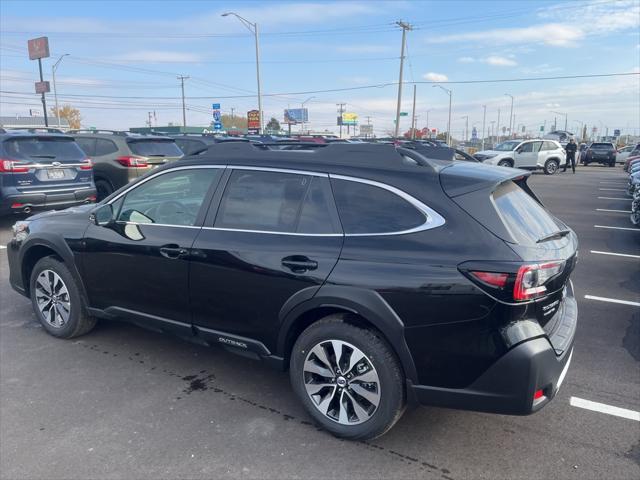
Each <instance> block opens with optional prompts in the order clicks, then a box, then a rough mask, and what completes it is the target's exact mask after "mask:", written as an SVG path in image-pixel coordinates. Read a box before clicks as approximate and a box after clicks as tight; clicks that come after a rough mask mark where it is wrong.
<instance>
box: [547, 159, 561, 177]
mask: <svg viewBox="0 0 640 480" xmlns="http://www.w3.org/2000/svg"><path fill="white" fill-rule="evenodd" d="M559 166H560V164H559V163H558V161H557V160H554V159H550V160H547V161H546V162H545V164H544V173H545V174H547V175H553V174H554V173H556V172H557V171H558V167H559Z"/></svg>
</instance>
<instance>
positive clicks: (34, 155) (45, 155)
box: [4, 137, 86, 162]
mask: <svg viewBox="0 0 640 480" xmlns="http://www.w3.org/2000/svg"><path fill="white" fill-rule="evenodd" d="M4 146H5V150H6V152H7V154H8V155H9V156H10V157H12V158H17V159H18V158H19V159H23V160H36V161H38V162H42V161H81V160H84V159H85V158H86V155H85V154H84V152H83V151H82V150H81V149H80V147H78V144H77V143H76V142H75V141H74V140H73V138H64V137H25V138H12V139H11V140H7V141H6V142H5V143H4Z"/></svg>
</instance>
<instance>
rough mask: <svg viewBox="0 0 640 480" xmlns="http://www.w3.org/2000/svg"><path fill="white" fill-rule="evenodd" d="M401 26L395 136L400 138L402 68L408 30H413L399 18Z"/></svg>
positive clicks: (397, 23) (398, 22) (398, 23)
mask: <svg viewBox="0 0 640 480" xmlns="http://www.w3.org/2000/svg"><path fill="white" fill-rule="evenodd" d="M396 25H398V26H399V27H400V28H402V48H401V49H400V79H399V80H398V106H397V107H396V132H395V138H398V132H399V131H400V108H401V106H402V69H403V68H404V48H405V44H406V41H407V30H412V29H413V27H412V26H411V25H409V24H408V23H405V22H403V21H402V20H399V21H397V22H396Z"/></svg>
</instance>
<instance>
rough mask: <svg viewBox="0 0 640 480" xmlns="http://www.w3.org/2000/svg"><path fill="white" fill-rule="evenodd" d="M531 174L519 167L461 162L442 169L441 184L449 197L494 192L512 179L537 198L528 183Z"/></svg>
mask: <svg viewBox="0 0 640 480" xmlns="http://www.w3.org/2000/svg"><path fill="white" fill-rule="evenodd" d="M530 175H531V172H528V171H527V170H520V169H517V168H510V167H493V166H490V165H485V164H483V163H471V162H460V163H452V164H451V165H449V166H447V167H445V168H443V169H442V170H440V184H441V185H442V189H443V190H444V191H445V192H446V194H447V195H448V196H449V197H451V198H455V197H459V196H460V195H466V194H468V193H471V192H475V191H478V190H485V191H488V192H489V193H492V192H493V191H494V190H495V189H496V188H497V187H498V185H500V184H501V183H504V182H506V181H508V180H512V181H514V182H516V183H517V184H518V185H519V186H520V187H522V188H523V189H525V190H526V191H527V193H529V194H530V195H531V196H533V197H534V198H535V195H534V194H533V192H532V191H531V190H530V189H529V187H528V186H527V185H526V183H527V178H528V177H529V176H530ZM536 200H537V198H536Z"/></svg>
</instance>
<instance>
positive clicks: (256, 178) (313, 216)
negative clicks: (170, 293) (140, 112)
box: [189, 167, 343, 354]
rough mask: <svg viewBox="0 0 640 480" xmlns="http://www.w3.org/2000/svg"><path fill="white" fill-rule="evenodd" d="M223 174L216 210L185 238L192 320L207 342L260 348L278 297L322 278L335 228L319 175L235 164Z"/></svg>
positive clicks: (293, 298)
mask: <svg viewBox="0 0 640 480" xmlns="http://www.w3.org/2000/svg"><path fill="white" fill-rule="evenodd" d="M227 175H228V181H227V183H226V186H225V188H224V191H222V189H219V190H220V191H219V192H218V193H217V194H216V195H217V196H219V197H220V200H219V207H218V209H217V214H216V215H213V213H212V212H210V217H209V218H208V219H207V222H206V225H205V227H204V228H203V229H202V231H201V232H200V234H199V235H198V237H197V239H196V241H195V243H194V245H193V255H192V264H191V271H190V289H189V294H190V299H191V308H192V312H193V322H194V326H195V328H196V329H197V330H198V332H199V334H200V335H202V336H203V337H204V338H205V339H208V341H212V342H220V343H226V344H230V345H234V346H236V347H240V348H244V349H248V350H253V351H255V352H256V353H263V354H264V353H267V350H266V349H265V345H266V348H267V349H269V350H270V351H273V348H274V346H275V342H276V337H277V332H278V325H279V319H280V317H281V314H282V313H283V311H284V310H286V308H285V304H287V305H293V304H295V303H297V302H299V301H304V300H305V299H310V298H311V297H312V296H313V295H314V294H315V293H316V291H317V290H318V289H319V288H320V286H321V285H322V284H323V282H324V281H325V280H326V278H327V276H328V275H329V273H330V272H331V270H332V269H333V267H334V266H335V264H336V262H337V260H338V257H339V255H340V250H341V248H342V243H343V235H342V233H341V228H340V223H339V220H338V216H337V211H336V208H335V204H334V201H333V197H332V194H331V187H330V184H329V180H328V176H327V175H326V174H319V173H318V174H316V173H305V172H291V171H282V170H274V169H260V168H257V167H251V168H238V167H235V168H234V169H233V170H232V171H230V172H229V173H228V174H227ZM215 202H216V200H214V204H215ZM212 210H213V209H212ZM214 217H215V219H214Z"/></svg>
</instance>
